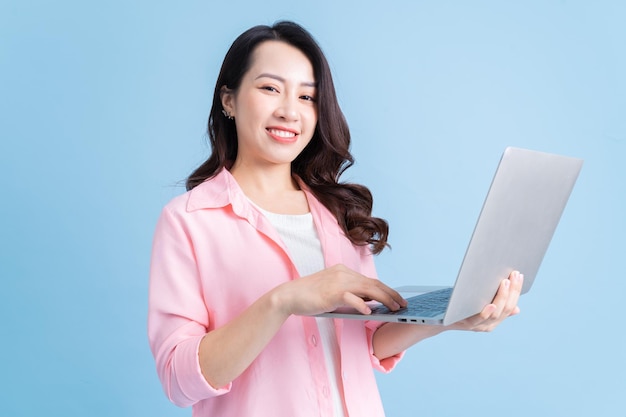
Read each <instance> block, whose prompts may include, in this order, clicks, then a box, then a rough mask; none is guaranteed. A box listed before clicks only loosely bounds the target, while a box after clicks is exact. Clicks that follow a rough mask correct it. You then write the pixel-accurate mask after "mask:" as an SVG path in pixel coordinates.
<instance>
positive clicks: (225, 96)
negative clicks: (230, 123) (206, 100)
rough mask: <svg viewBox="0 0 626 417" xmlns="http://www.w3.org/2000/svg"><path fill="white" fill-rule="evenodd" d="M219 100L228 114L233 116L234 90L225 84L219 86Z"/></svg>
mask: <svg viewBox="0 0 626 417" xmlns="http://www.w3.org/2000/svg"><path fill="white" fill-rule="evenodd" d="M220 100H221V101H222V107H223V108H224V110H226V112H227V113H228V115H229V116H231V117H235V92H234V91H233V90H231V89H230V88H228V87H226V86H225V85H223V86H222V88H220Z"/></svg>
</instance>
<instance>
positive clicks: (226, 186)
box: [163, 170, 237, 213]
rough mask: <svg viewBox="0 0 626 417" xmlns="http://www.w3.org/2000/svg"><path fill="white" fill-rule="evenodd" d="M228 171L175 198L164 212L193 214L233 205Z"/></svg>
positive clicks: (231, 185) (232, 193)
mask: <svg viewBox="0 0 626 417" xmlns="http://www.w3.org/2000/svg"><path fill="white" fill-rule="evenodd" d="M229 177H230V174H229V173H228V171H226V170H223V171H220V172H219V173H218V174H217V175H215V176H214V177H212V178H209V179H207V180H206V181H204V182H203V183H201V184H198V185H197V186H196V187H194V188H193V189H191V190H189V191H187V192H185V193H183V194H181V195H179V196H176V197H174V198H173V199H172V200H170V201H169V202H168V203H167V204H166V205H165V207H164V208H163V211H168V212H172V213H191V212H194V211H197V210H201V209H206V208H220V207H224V206H226V205H228V204H231V202H232V201H231V200H232V196H233V195H235V194H237V192H236V191H235V192H233V190H232V188H233V183H232V181H230V178H229Z"/></svg>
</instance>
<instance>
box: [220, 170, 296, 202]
mask: <svg viewBox="0 0 626 417" xmlns="http://www.w3.org/2000/svg"><path fill="white" fill-rule="evenodd" d="M230 173H231V174H232V176H233V177H235V179H236V180H237V183H238V184H239V186H240V187H241V189H242V190H243V191H244V192H245V193H246V194H248V195H251V194H257V193H263V194H275V193H280V192H284V191H295V190H298V189H299V187H298V185H297V183H296V182H295V180H294V179H293V177H292V176H291V165H275V166H264V167H262V168H259V167H251V166H248V165H246V164H244V163H239V164H237V163H235V164H233V167H232V168H231V169H230Z"/></svg>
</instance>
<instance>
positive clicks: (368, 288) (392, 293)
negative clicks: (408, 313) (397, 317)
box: [359, 278, 407, 311]
mask: <svg viewBox="0 0 626 417" xmlns="http://www.w3.org/2000/svg"><path fill="white" fill-rule="evenodd" d="M362 291H363V293H361V294H359V295H360V296H361V297H363V298H369V299H372V300H376V301H378V302H380V303H382V304H383V305H385V306H386V307H387V308H389V309H390V310H393V311H395V310H399V309H400V308H402V307H405V306H406V304H407V302H406V300H405V299H404V298H402V296H401V295H400V293H398V292H397V291H396V290H394V289H393V288H390V287H388V286H386V285H385V284H383V283H382V282H380V281H379V280H376V279H371V278H370V279H369V282H367V283H366V285H365V286H364V287H363V289H362Z"/></svg>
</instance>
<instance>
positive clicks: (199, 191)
mask: <svg viewBox="0 0 626 417" xmlns="http://www.w3.org/2000/svg"><path fill="white" fill-rule="evenodd" d="M301 186H302V187H303V189H304V190H305V193H306V195H307V199H308V202H309V207H310V209H311V214H312V216H313V220H314V223H315V225H316V228H317V231H318V235H319V238H320V241H321V244H322V250H323V253H324V260H325V263H326V266H327V267H329V266H332V265H336V264H339V263H341V264H344V265H346V266H347V267H349V268H352V269H354V270H356V271H359V272H360V273H362V274H364V275H366V276H369V277H375V276H376V271H375V267H374V262H373V256H372V255H371V253H370V251H369V249H368V248H367V247H362V246H355V245H353V244H352V243H351V242H350V241H349V240H348V239H347V238H346V237H345V236H344V234H343V232H342V231H341V229H340V227H339V225H338V224H337V221H336V219H335V218H334V216H333V215H332V214H331V213H330V212H329V211H328V210H327V209H326V208H325V207H324V206H323V205H322V204H321V203H319V202H318V201H317V199H316V198H315V197H313V195H312V194H311V193H310V192H309V191H308V190H307V189H306V187H304V186H303V185H302V184H301ZM296 278H298V273H297V271H296V268H295V266H294V264H293V262H292V261H291V259H290V258H289V255H288V253H287V249H286V247H285V245H284V244H283V243H282V241H281V239H280V237H279V236H278V233H277V232H276V230H275V229H274V228H273V227H272V225H271V224H270V223H269V221H268V220H267V219H266V218H265V217H264V216H263V215H262V214H261V213H260V212H259V211H258V209H256V208H255V207H254V206H253V205H252V204H250V202H249V201H248V199H247V198H246V196H245V195H244V194H243V192H242V191H241V189H240V188H239V185H238V184H237V183H236V181H235V179H234V178H233V177H232V175H231V174H230V173H229V172H228V171H227V170H222V171H221V172H220V173H219V174H218V175H217V176H215V177H214V178H213V179H211V180H209V181H206V182H204V183H203V184H201V185H199V186H197V187H196V188H194V189H193V190H191V191H190V192H187V193H185V194H183V195H181V196H178V197H176V198H174V199H173V200H172V201H171V202H170V203H168V204H167V205H166V206H165V208H164V209H163V212H162V214H161V217H160V218H159V221H158V224H157V228H156V232H155V236H154V244H153V251H152V262H151V269H150V293H149V311H148V336H149V340H150V346H151V349H152V353H153V355H154V357H155V360H156V367H157V372H158V375H159V378H160V380H161V383H162V384H163V388H164V390H165V393H166V394H167V396H168V398H169V399H170V400H171V401H172V402H173V403H175V404H176V405H178V406H181V407H187V406H190V405H193V416H195V417H200V416H220V417H230V416H233V417H234V416H237V417H241V416H267V415H271V416H274V417H283V416H284V417H300V416H302V417H305V416H306V417H309V416H311V417H312V416H316V417H320V416H324V417H326V416H332V413H333V412H332V409H333V404H332V396H331V395H330V391H329V386H328V381H329V379H328V378H329V377H328V373H327V369H326V362H325V359H324V356H323V355H324V352H323V349H322V346H321V344H320V343H319V341H320V334H319V331H318V328H317V324H316V322H315V319H314V318H312V317H302V316H291V317H290V318H289V319H288V320H287V321H286V322H285V323H284V324H283V326H282V327H281V329H280V330H279V331H278V333H277V334H276V335H275V336H274V338H273V339H272V340H271V341H270V343H269V344H268V345H267V347H266V348H265V349H264V350H263V352H261V354H260V355H259V356H258V357H257V358H256V359H255V360H254V362H253V363H252V364H251V365H250V366H249V367H248V369H247V370H246V371H244V373H243V374H242V375H240V376H239V377H238V378H236V379H235V380H234V381H232V382H231V383H230V384H228V386H226V387H223V388H220V389H215V388H213V387H211V386H210V385H209V384H208V383H207V381H206V380H205V379H204V377H203V376H202V374H201V372H200V366H199V363H198V346H199V343H200V340H201V339H202V337H203V336H204V335H205V333H206V332H209V331H211V330H212V329H215V328H219V327H220V326H222V325H224V324H226V323H228V322H229V321H230V320H231V319H233V318H234V317H236V316H237V315H238V314H239V313H240V312H241V311H243V310H244V309H245V308H247V307H248V306H249V305H251V304H252V303H253V302H254V301H256V300H257V299H258V298H259V297H260V296H261V295H262V294H265V293H266V292H268V291H269V290H271V289H272V288H274V287H276V286H277V285H280V284H282V283H284V282H286V281H289V280H293V279H296ZM378 326H380V323H376V322H364V321H360V320H335V328H336V332H337V338H338V340H339V347H340V352H341V357H340V364H341V375H342V382H343V386H344V399H345V403H346V408H347V410H348V414H349V415H350V416H383V415H384V412H383V408H382V404H381V401H380V396H379V394H378V388H377V386H376V380H375V378H374V373H373V369H374V368H375V369H378V370H380V371H383V372H388V371H390V370H391V369H392V368H393V367H394V366H395V364H396V363H397V361H398V360H399V359H400V357H401V355H397V356H394V357H391V358H387V359H384V360H382V361H379V360H378V359H377V358H376V357H375V356H374V355H373V354H372V335H373V333H374V331H375V330H376V329H377V327H378Z"/></svg>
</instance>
